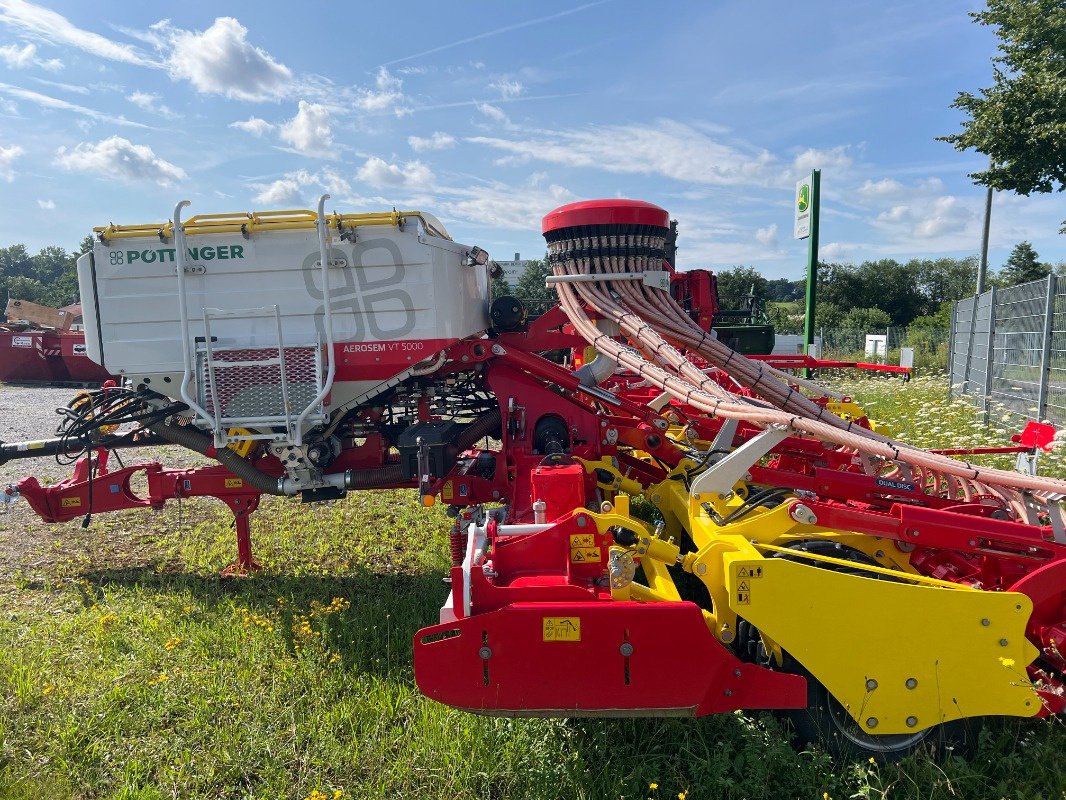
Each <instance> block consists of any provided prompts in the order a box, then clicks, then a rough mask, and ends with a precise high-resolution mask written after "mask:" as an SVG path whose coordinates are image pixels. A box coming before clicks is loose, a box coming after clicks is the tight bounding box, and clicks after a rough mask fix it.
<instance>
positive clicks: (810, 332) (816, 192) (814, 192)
mask: <svg viewBox="0 0 1066 800" xmlns="http://www.w3.org/2000/svg"><path fill="white" fill-rule="evenodd" d="M821 184H822V171H821V170H820V169H815V170H811V235H810V236H808V237H807V318H806V319H805V320H804V321H803V345H804V347H803V352H805V353H806V354H807V355H810V353H811V345H813V344H814V312H815V302H816V300H817V291H816V285H817V283H818V218H819V216H820V213H819V212H820V208H819V207H820V206H821ZM805 373H806V377H808V378H809V377H810V370H805Z"/></svg>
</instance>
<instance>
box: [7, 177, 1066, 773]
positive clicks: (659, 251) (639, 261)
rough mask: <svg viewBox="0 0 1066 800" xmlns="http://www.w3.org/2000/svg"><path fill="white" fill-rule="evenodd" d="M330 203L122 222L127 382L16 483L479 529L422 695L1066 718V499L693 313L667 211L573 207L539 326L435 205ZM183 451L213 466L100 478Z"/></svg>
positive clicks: (110, 322) (38, 489)
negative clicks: (427, 518) (943, 447)
mask: <svg viewBox="0 0 1066 800" xmlns="http://www.w3.org/2000/svg"><path fill="white" fill-rule="evenodd" d="M325 200H326V198H325V197H323V198H322V201H320V202H319V205H318V211H317V213H313V212H310V211H307V212H278V213H266V214H250V215H240V216H237V215H201V216H195V217H192V218H190V219H188V220H187V221H184V222H183V221H182V219H181V212H182V209H183V207H184V206H185V205H186V204H185V203H181V204H179V205H178V206H177V208H176V209H175V211H174V218H173V221H172V222H168V223H166V224H155V225H136V226H118V225H111V226H108V227H106V228H99V229H97V231H96V233H97V236H96V239H97V242H96V246H95V249H94V251H93V252H92V253H89V254H86V255H85V256H83V257H82V258H81V259H80V260H79V262H78V272H79V280H80V287H81V295H82V302H83V307H84V314H85V324H86V330H87V338H86V346H87V348H88V353H89V356H90V357H91V358H92V359H93V360H94V361H96V362H97V363H99V364H101V365H103V366H105V367H106V368H107V369H108V370H109V371H111V372H112V373H113V374H118V375H121V376H122V377H123V384H122V385H121V386H115V387H106V388H103V389H101V390H98V391H95V392H91V393H88V394H85V395H82V396H80V397H78V398H77V399H75V401H73V402H72V403H71V405H70V406H69V408H67V409H65V410H63V419H62V422H61V425H60V430H59V435H58V437H57V438H55V439H51V440H47V441H40V442H22V443H7V444H0V462H3V461H8V460H11V459H14V458H24V457H32V456H43V455H52V454H66V455H70V454H75V455H77V454H79V453H80V454H81V457H80V458H79V460H78V461H77V463H76V466H75V469H74V473H73V476H72V477H71V478H70V479H69V480H65V481H62V482H60V483H56V484H52V485H49V486H42V485H41V484H40V483H39V482H38V481H37V480H36V479H35V478H32V477H28V478H25V479H23V480H22V481H21V483H20V484H19V489H20V491H21V494H22V497H23V498H25V499H26V500H27V501H28V502H29V504H30V505H31V506H32V507H33V509H34V510H35V511H36V512H37V513H38V514H39V515H40V516H41V517H43V518H44V519H45V520H48V521H53V522H60V521H64V520H72V519H76V518H81V517H84V516H85V515H87V514H89V513H102V512H104V511H113V510H117V509H126V508H132V507H139V506H145V507H159V506H161V505H162V504H163V503H165V502H166V501H167V500H171V499H177V498H186V497H193V496H212V497H216V498H218V499H220V500H222V501H223V502H224V503H226V504H227V505H228V506H229V508H230V509H232V511H233V514H234V517H235V520H236V528H237V541H238V556H239V558H238V562H237V563H236V564H235V566H234V569H235V570H237V571H247V570H251V569H254V568H255V567H256V566H257V565H256V564H255V561H254V559H253V555H252V550H251V539H250V536H249V523H248V521H249V516H250V514H251V513H252V512H253V511H254V510H255V508H256V507H257V504H258V502H259V500H260V497H261V496H262V495H263V494H272V495H289V496H294V495H299V496H300V497H302V499H303V500H304V501H305V502H313V501H318V500H327V499H337V498H340V497H342V496H343V495H345V494H346V493H347V492H348V491H352V490H367V489H378V488H387V487H409V488H415V489H417V491H418V493H419V496H420V498H421V500H422V502H423V503H424V504H426V505H430V504H432V503H433V502H434V501H439V502H441V503H443V504H445V505H446V506H447V508H448V513H449V516H450V518H451V519H452V520H453V521H454V522H453V525H452V528H451V533H450V537H451V554H452V568H451V576H450V585H451V589H450V593H449V595H448V598H447V600H446V602H445V604H444V607H443V608H442V609H441V612H440V620H439V623H438V624H434V625H431V626H430V627H427V628H425V629H423V630H421V631H419V632H418V634H417V635H416V636H415V640H414V661H415V677H416V680H417V682H418V685H419V687H420V689H421V690H422V691H423V692H424V693H425V694H426V695H427V696H429V697H431V698H433V699H435V700H438V701H440V702H442V703H447V704H449V705H452V706H455V707H457V708H461V709H466V710H469V711H474V712H479V713H486V714H497V715H560V716H578V715H592V716H615V715H647V716H698V715H703V714H711V713H716V712H723V711H731V710H735V709H777V710H781V712H782V713H784V714H786V715H788V716H789V717H791V719H792V720H793V722H794V725H795V728H796V730H797V733H798V735H799V737H800V738H802V739H804V740H807V741H821V742H823V743H824V744H825V745H826V746H827V747H829V748H830V749H831V750H833V751H835V752H839V753H850V754H862V755H864V756H865V755H875V756H878V757H884V758H897V757H901V756H902V755H904V754H906V753H909V752H912V751H914V750H915V749H916V748H918V747H921V746H926V745H936V746H940V745H944V744H948V743H952V744H957V743H960V742H962V741H963V740H965V738H966V737H967V736H968V735H970V734H972V731H973V724H974V722H975V721H976V720H978V719H979V718H980V717H983V716H988V715H1007V716H1016V717H1038V716H1046V715H1050V714H1055V713H1060V712H1062V711H1063V709H1064V708H1066V695H1064V686H1063V681H1064V673H1066V656H1064V655H1063V650H1064V649H1066V647H1064V646H1066V519H1064V514H1063V510H1062V506H1061V500H1062V498H1063V497H1064V496H1066V482H1063V481H1059V480H1052V479H1046V478H1041V477H1037V476H1035V475H1032V474H1023V473H1018V472H1008V471H1001V470H995V469H986V468H981V467H975V466H973V465H971V464H969V463H967V462H965V461H962V460H957V459H953V458H949V457H946V456H944V455H942V454H936V453H932V452H928V451H924V450H921V449H918V448H916V447H913V446H910V445H907V444H904V443H902V442H898V441H895V440H893V439H892V438H890V437H889V436H887V435H886V434H885V433H884V432H882V431H879V430H878V428H877V426H875V425H873V424H871V423H870V422H869V420H867V419H866V418H865V416H864V415H863V413H862V410H861V409H859V408H858V407H856V406H855V405H854V404H852V403H850V402H849V401H848V400H847V399H846V398H843V397H840V396H835V395H833V394H832V393H828V392H826V391H824V390H823V389H821V387H819V386H818V385H816V384H814V383H812V382H809V381H806V380H802V379H799V378H796V377H794V376H792V375H788V374H785V373H782V372H779V371H777V370H776V369H774V368H773V367H771V366H769V365H767V364H764V363H760V362H757V361H752V360H749V359H747V358H745V357H743V356H741V355H739V354H738V353H736V352H734V351H732V350H730V349H729V348H728V347H726V346H725V345H723V344H722V343H721V342H719V341H717V340H716V339H715V338H714V336H713V335H712V334H711V333H709V331H708V325H707V324H706V322H707V321H706V319H705V318H704V317H701V315H700V309H699V308H695V309H694V308H692V307H691V306H692V303H691V302H688V303H687V307H685V306H682V305H680V304H678V303H677V302H676V301H675V297H683V298H687V300H688V301H691V294H692V293H691V292H690V291H688V289H691V288H692V287H691V286H689V287H687V289H686V288H685V287H684V286H682V289H684V291H678V285H679V284H683V283H684V282H685V281H686V280H688V279H687V278H686V277H685V275H684V274H675V272H674V268H673V266H672V261H673V247H672V241H673V240H672V236H671V228H670V222H669V219H668V215H667V213H666V212H665V211H664V210H662V209H661V208H658V207H657V206H654V205H650V204H648V203H643V202H636V201H626V200H607V201H593V202H585V203H576V204H572V205H568V206H564V207H562V208H560V209H557V210H556V211H553V212H552V213H550V214H548V215H547V216H546V217H545V218H544V227H543V230H544V235H545V237H546V239H547V244H548V258H549V262H550V264H551V266H552V270H553V275H552V276H551V277H549V278H548V281H549V283H551V284H553V285H554V287H555V289H556V290H557V292H558V297H559V301H560V302H559V305H558V306H557V307H555V308H554V309H553V310H551V311H550V312H548V313H547V314H545V315H543V316H541V317H539V318H537V319H536V320H533V321H530V320H529V319H528V318H527V316H526V315H525V313H524V311H523V309H522V305H521V303H520V302H519V301H518V300H516V299H515V298H512V297H501V298H496V299H494V300H493V299H492V298H490V296H489V285H490V280H489V279H490V270H491V269H492V266H493V265H492V262H491V261H489V260H488V256H487V254H486V253H484V251H482V250H480V249H479V248H477V247H469V246H466V245H461V244H458V243H456V242H454V241H452V240H451V238H450V237H449V236H448V234H447V233H446V231H445V230H444V227H443V226H442V225H441V224H440V223H439V222H438V221H437V220H436V219H434V218H433V217H432V216H430V215H429V214H424V213H419V212H396V211H393V212H390V213H381V214H345V215H341V214H336V213H334V214H329V215H327V214H326V213H325V210H324V202H325ZM696 305H697V306H698V305H699V303H697V304H696ZM704 316H705V315H704ZM589 347H591V348H594V350H593V351H590V350H588V349H587V348H589ZM549 351H569V352H578V353H582V354H583V355H584V363H583V364H582V365H581V366H580V367H579V368H576V369H571V368H568V367H564V366H560V365H559V364H558V363H556V362H554V361H552V360H549V359H548V358H546V357H545V356H544V355H542V354H544V353H547V352H549ZM159 443H172V444H176V445H181V446H184V447H187V448H191V449H193V450H195V451H197V452H199V453H202V454H204V455H206V456H208V457H211V458H213V459H215V460H217V462H218V464H217V466H206V467H198V468H194V469H182V470H175V469H167V468H164V467H163V466H162V465H161V464H159V463H157V462H151V463H141V464H135V465H130V466H124V467H121V468H118V469H111V468H110V467H109V465H108V459H107V456H108V453H109V451H110V450H113V449H116V448H129V447H137V446H142V445H149V444H159ZM135 476H136V477H137V480H138V482H139V483H146V485H147V489H146V490H145V491H143V492H141V493H140V494H138V493H136V492H135V491H134V488H133V485H132V484H131V480H132V479H133V478H134V477H135Z"/></svg>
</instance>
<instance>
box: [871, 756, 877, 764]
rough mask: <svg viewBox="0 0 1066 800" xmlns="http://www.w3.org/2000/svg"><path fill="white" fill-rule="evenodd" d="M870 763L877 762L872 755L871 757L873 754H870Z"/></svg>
mask: <svg viewBox="0 0 1066 800" xmlns="http://www.w3.org/2000/svg"><path fill="white" fill-rule="evenodd" d="M870 763H871V764H876V763H877V762H876V761H875V760H874V757H873V756H870Z"/></svg>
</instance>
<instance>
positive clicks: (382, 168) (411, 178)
mask: <svg viewBox="0 0 1066 800" xmlns="http://www.w3.org/2000/svg"><path fill="white" fill-rule="evenodd" d="M356 177H357V178H358V179H359V180H361V181H363V182H364V183H367V184H369V185H370V186H374V187H381V186H404V187H407V188H410V189H422V188H426V187H428V186H430V185H432V183H433V173H432V172H431V171H430V169H429V167H427V166H426V165H425V164H423V163H422V162H421V161H408V162H407V163H406V164H404V165H403V166H402V167H401V166H400V165H399V164H389V163H388V162H387V161H384V160H382V159H380V158H378V157H377V156H371V157H370V158H368V159H367V160H366V163H364V164H363V166H361V167H360V168H359V171H358V172H357V173H356Z"/></svg>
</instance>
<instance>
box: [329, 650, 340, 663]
mask: <svg viewBox="0 0 1066 800" xmlns="http://www.w3.org/2000/svg"><path fill="white" fill-rule="evenodd" d="M340 660H341V654H340V653H338V652H336V651H334V652H333V653H330V656H329V663H330V664H336V663H337V662H338V661H340Z"/></svg>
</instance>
